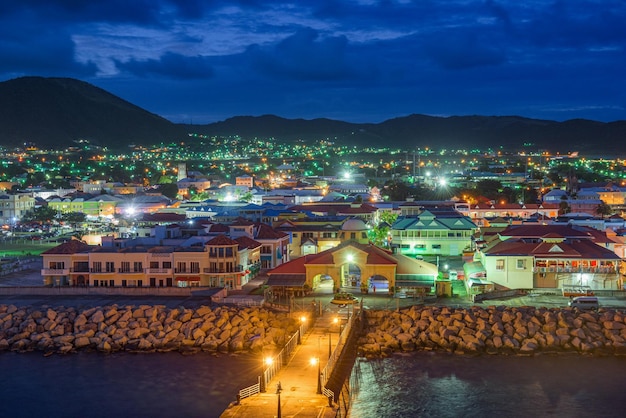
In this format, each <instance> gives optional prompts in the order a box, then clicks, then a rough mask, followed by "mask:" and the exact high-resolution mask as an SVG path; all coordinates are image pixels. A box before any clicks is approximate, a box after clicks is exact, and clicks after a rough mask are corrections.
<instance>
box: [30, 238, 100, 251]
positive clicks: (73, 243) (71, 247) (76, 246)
mask: <svg viewBox="0 0 626 418" xmlns="http://www.w3.org/2000/svg"><path fill="white" fill-rule="evenodd" d="M94 248H96V246H94V245H89V244H86V243H84V242H83V241H79V240H76V239H72V240H69V241H67V242H64V243H63V244H61V245H57V246H56V247H54V248H50V249H49V250H46V251H44V252H42V254H76V253H84V252H89V251H91V250H93V249H94Z"/></svg>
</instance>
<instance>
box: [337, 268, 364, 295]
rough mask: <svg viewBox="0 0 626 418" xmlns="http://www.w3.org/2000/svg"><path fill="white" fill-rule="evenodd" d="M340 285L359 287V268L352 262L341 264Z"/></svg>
mask: <svg viewBox="0 0 626 418" xmlns="http://www.w3.org/2000/svg"><path fill="white" fill-rule="evenodd" d="M341 287H347V288H355V289H358V288H360V287H361V268H360V267H359V266H358V265H356V264H354V263H345V264H344V265H342V266H341Z"/></svg>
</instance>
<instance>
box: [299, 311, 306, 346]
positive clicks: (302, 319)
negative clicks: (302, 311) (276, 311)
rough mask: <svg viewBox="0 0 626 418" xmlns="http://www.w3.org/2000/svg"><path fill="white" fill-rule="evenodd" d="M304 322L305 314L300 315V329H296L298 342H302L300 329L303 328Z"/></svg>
mask: <svg viewBox="0 0 626 418" xmlns="http://www.w3.org/2000/svg"><path fill="white" fill-rule="evenodd" d="M305 323H306V316H304V315H302V316H301V317H300V330H299V331H298V344H302V331H303V330H304V324H305Z"/></svg>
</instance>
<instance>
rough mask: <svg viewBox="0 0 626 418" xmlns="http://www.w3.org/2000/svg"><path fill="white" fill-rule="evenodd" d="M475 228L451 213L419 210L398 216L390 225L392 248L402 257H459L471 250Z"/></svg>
mask: <svg viewBox="0 0 626 418" xmlns="http://www.w3.org/2000/svg"><path fill="white" fill-rule="evenodd" d="M477 230H478V228H477V226H476V225H475V224H474V223H473V222H472V221H471V220H470V219H469V218H468V217H467V216H464V215H461V214H460V213H459V212H457V211H455V210H454V209H444V210H438V209H431V210H425V209H424V210H422V211H421V212H420V214H419V215H407V216H400V217H398V219H397V220H396V221H395V222H394V223H393V225H391V229H390V233H391V239H392V247H394V248H397V249H398V252H399V253H401V254H410V255H418V254H419V255H423V254H434V255H446V256H447V255H452V256H455V255H461V254H462V253H463V250H464V249H466V248H473V241H472V238H473V236H474V234H475V233H476V231H477Z"/></svg>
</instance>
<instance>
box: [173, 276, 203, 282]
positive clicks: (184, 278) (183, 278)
mask: <svg viewBox="0 0 626 418" xmlns="http://www.w3.org/2000/svg"><path fill="white" fill-rule="evenodd" d="M176 280H178V281H179V282H199V281H200V277H198V276H181V277H177V278H176Z"/></svg>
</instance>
